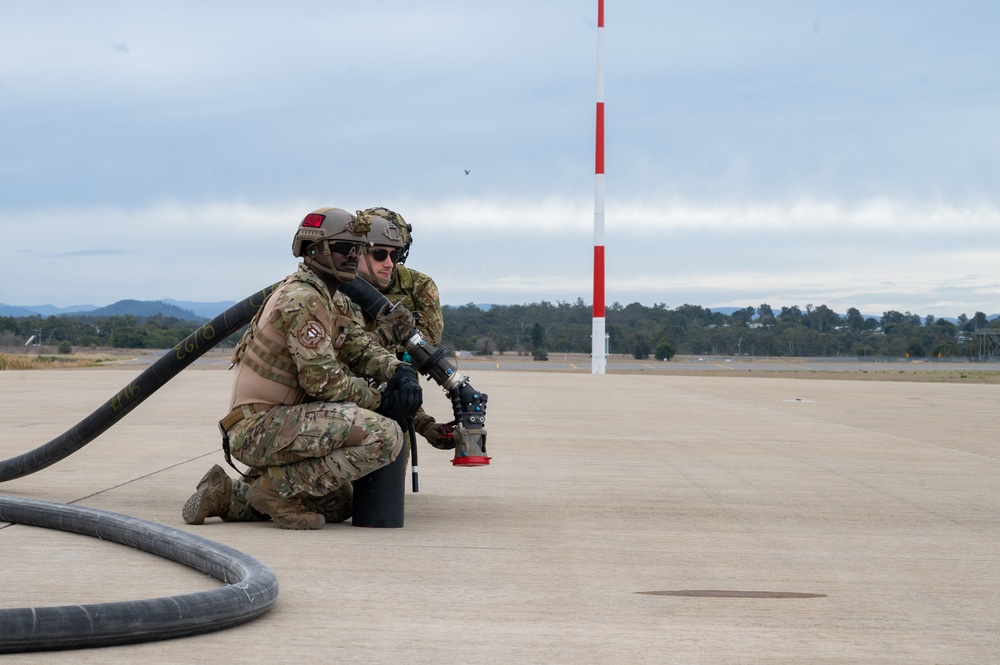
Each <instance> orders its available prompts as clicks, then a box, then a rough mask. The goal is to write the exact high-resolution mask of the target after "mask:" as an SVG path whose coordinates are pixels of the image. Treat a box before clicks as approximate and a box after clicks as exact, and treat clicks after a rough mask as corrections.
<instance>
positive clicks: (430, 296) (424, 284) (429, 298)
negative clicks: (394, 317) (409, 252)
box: [382, 264, 444, 346]
mask: <svg viewBox="0 0 1000 665" xmlns="http://www.w3.org/2000/svg"><path fill="white" fill-rule="evenodd" d="M382 295H384V296H385V297H386V298H388V299H389V302H391V303H393V304H396V303H397V302H402V303H403V307H405V308H406V309H408V310H410V311H411V312H412V313H413V319H414V321H416V323H417V328H418V329H419V330H420V332H421V333H423V335H424V337H426V338H427V341H429V342H430V343H431V344H434V345H435V346H438V345H440V344H441V335H442V334H443V333H444V314H443V313H442V312H441V294H440V293H439V292H438V287H437V284H435V283H434V280H433V279H431V278H430V277H428V276H427V275H425V274H424V273H422V272H419V271H416V270H414V269H413V268H407V267H406V266H404V265H402V264H400V265H397V266H396V269H395V270H394V271H393V273H392V281H391V282H389V286H388V288H386V290H385V291H383V292H382Z"/></svg>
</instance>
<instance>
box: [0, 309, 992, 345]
mask: <svg viewBox="0 0 1000 665" xmlns="http://www.w3.org/2000/svg"><path fill="white" fill-rule="evenodd" d="M443 310H444V321H445V327H444V339H443V342H444V345H445V346H447V347H448V348H451V349H454V350H466V351H471V352H473V353H477V354H481V355H492V354H494V353H518V354H525V355H533V356H535V357H536V358H538V359H540V360H541V359H545V358H546V357H547V354H548V353H550V352H553V353H590V351H591V341H590V335H591V331H592V325H593V324H592V310H591V307H590V306H589V305H587V304H586V303H584V302H583V300H582V299H580V298H578V299H577V300H576V302H574V303H567V302H555V303H551V302H547V301H542V302H537V303H530V304H527V305H493V306H492V307H490V308H488V309H483V308H480V307H479V306H477V305H473V304H468V305H462V306H459V307H454V306H448V305H446V306H444V307H443ZM197 325H198V324H192V322H191V321H188V320H184V319H179V318H176V317H172V316H164V315H162V314H156V315H154V316H149V317H138V316H133V315H128V314H127V315H123V316H119V315H115V316H88V315H85V314H72V315H66V314H64V315H60V316H49V317H43V316H40V315H37V316H29V317H0V346H4V347H15V346H23V345H24V344H25V342H26V341H27V340H28V338H30V337H32V336H34V337H35V340H33V343H36V344H41V345H44V346H59V347H61V348H62V349H63V350H65V352H67V353H68V352H69V350H68V348H72V347H92V348H93V347H113V348H148V349H167V348H172V347H173V346H175V345H176V344H177V343H179V342H180V341H181V340H183V339H184V338H185V337H186V336H187V335H188V334H190V333H191V331H192V330H194V329H195V328H196V327H197ZM994 326H995V327H997V329H998V330H1000V319H997V320H993V321H991V320H988V318H987V316H986V315H985V314H983V313H982V312H976V314H975V315H974V316H973V317H971V318H970V317H968V316H966V315H964V314H963V315H961V316H959V317H958V319H957V321H955V322H953V321H949V320H947V319H942V318H935V317H933V316H925V317H921V316H919V315H916V314H911V313H910V312H897V311H888V312H884V313H883V314H882V316H881V317H880V318H874V317H866V316H863V315H862V314H861V313H860V312H859V311H858V310H857V309H856V308H853V307H852V308H851V309H849V310H847V314H845V315H843V316H842V315H840V314H837V313H836V312H834V311H833V310H831V309H830V308H829V307H827V306H826V305H820V306H818V307H814V306H812V305H806V308H805V310H802V309H800V308H799V307H797V306H791V307H782V308H781V309H780V310H777V311H776V310H775V309H773V308H772V307H771V306H769V305H767V304H762V305H760V306H759V307H744V308H742V309H737V310H735V311H732V312H731V313H723V312H720V311H712V310H710V309H706V308H704V307H700V306H698V305H681V306H680V307H677V308H674V309H669V308H667V307H666V306H665V305H663V304H662V303H661V304H656V305H653V306H652V307H647V306H644V305H641V304H639V303H632V304H630V305H625V306H622V305H621V304H620V303H617V302H616V303H613V304H612V305H611V306H609V307H608V308H607V311H606V313H605V328H606V332H607V334H608V340H607V345H608V347H607V348H608V352H609V353H611V354H619V355H631V356H633V357H635V358H640V359H643V358H649V357H655V358H657V359H661V360H669V359H670V358H671V357H673V356H674V355H676V354H681V355H749V356H809V357H816V356H820V357H822V356H862V357H864V356H871V357H904V356H909V357H914V358H927V357H935V358H936V357H941V358H964V357H974V356H975V355H976V347H975V341H974V339H973V334H972V333H973V331H975V330H979V329H985V328H990V327H994ZM238 339H239V335H232V336H230V338H229V339H227V340H225V341H224V342H222V345H224V346H233V345H235V343H236V341H237V340H238Z"/></svg>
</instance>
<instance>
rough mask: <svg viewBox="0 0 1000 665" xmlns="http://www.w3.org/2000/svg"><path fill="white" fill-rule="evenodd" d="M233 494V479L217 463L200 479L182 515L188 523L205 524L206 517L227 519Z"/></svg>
mask: <svg viewBox="0 0 1000 665" xmlns="http://www.w3.org/2000/svg"><path fill="white" fill-rule="evenodd" d="M232 495H233V481H232V479H231V478H230V477H229V476H228V475H226V472H225V471H224V470H223V468H222V467H221V466H219V465H218V464H216V465H215V466H213V467H212V468H211V469H209V470H208V473H206V474H205V475H204V476H202V478H201V480H200V481H198V485H197V487H196V488H195V492H194V494H192V495H191V498H190V499H188V500H187V503H185V504H184V509H183V510H181V515H182V516H183V517H184V521H185V522H187V523H188V524H204V523H205V518H206V517H221V518H222V519H226V515H227V514H228V513H229V499H230V497H231V496H232Z"/></svg>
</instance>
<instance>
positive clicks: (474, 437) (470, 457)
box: [448, 379, 490, 466]
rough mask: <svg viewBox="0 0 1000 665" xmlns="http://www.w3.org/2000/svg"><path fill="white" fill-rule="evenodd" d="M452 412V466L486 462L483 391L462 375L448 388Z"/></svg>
mask: <svg viewBox="0 0 1000 665" xmlns="http://www.w3.org/2000/svg"><path fill="white" fill-rule="evenodd" d="M448 396H449V397H450V398H451V406H452V410H453V411H454V413H455V432H454V437H455V457H454V458H453V459H452V460H451V463H452V464H454V465H455V466H486V465H487V464H489V463H490V457H489V456H488V455H487V454H486V399H487V397H486V393H481V392H479V391H478V390H476V389H475V388H473V387H472V386H470V385H469V381H468V379H463V380H462V382H461V383H460V384H459V385H457V386H452V387H451V388H449V389H448Z"/></svg>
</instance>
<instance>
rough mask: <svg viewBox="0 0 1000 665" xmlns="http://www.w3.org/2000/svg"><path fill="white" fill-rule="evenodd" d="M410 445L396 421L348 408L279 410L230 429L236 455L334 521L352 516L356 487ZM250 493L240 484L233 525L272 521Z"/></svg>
mask: <svg viewBox="0 0 1000 665" xmlns="http://www.w3.org/2000/svg"><path fill="white" fill-rule="evenodd" d="M402 446H403V433H402V431H401V430H400V428H399V425H397V424H396V422H395V421H393V420H390V419H388V418H384V417H382V416H380V415H378V414H377V413H375V412H373V411H368V410H367V409H362V408H360V407H358V406H356V405H354V404H351V403H348V402H311V403H308V404H299V405H296V406H276V407H274V408H272V409H270V410H269V411H265V412H263V413H260V414H254V415H253V416H251V417H250V418H246V419H244V420H242V421H240V422H239V423H237V424H236V425H234V426H233V428H232V429H230V430H229V449H230V452H231V453H232V456H233V457H235V458H236V459H237V460H239V461H240V462H242V463H243V464H246V465H247V466H249V467H251V470H252V472H255V473H257V474H260V473H269V474H270V475H271V477H272V478H273V479H274V480H275V481H276V483H277V486H278V493H279V494H280V495H281V496H283V497H284V498H292V497H297V498H300V499H302V500H303V501H304V502H305V503H306V504H307V505H308V506H310V507H311V508H313V509H315V510H316V511H317V512H320V513H323V514H324V515H325V516H326V517H327V518H328V521H331V522H336V521H343V520H345V519H347V518H348V517H350V515H351V496H352V492H351V481H353V480H355V479H357V478H360V477H362V476H364V475H367V474H369V473H371V472H372V471H374V470H376V469H379V468H381V467H383V466H385V465H386V464H389V463H390V462H392V461H393V460H394V459H396V457H397V456H398V455H399V452H400V450H401V449H402ZM248 488H249V485H248V484H247V483H245V482H242V481H239V480H235V481H234V482H233V493H232V497H231V499H230V507H229V514H228V515H227V516H226V518H225V519H226V520H227V521H245V520H255V519H266V517H265V516H261V515H260V514H259V513H256V511H254V510H253V509H252V508H251V507H250V504H249V503H247V501H246V491H247V489H248Z"/></svg>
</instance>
